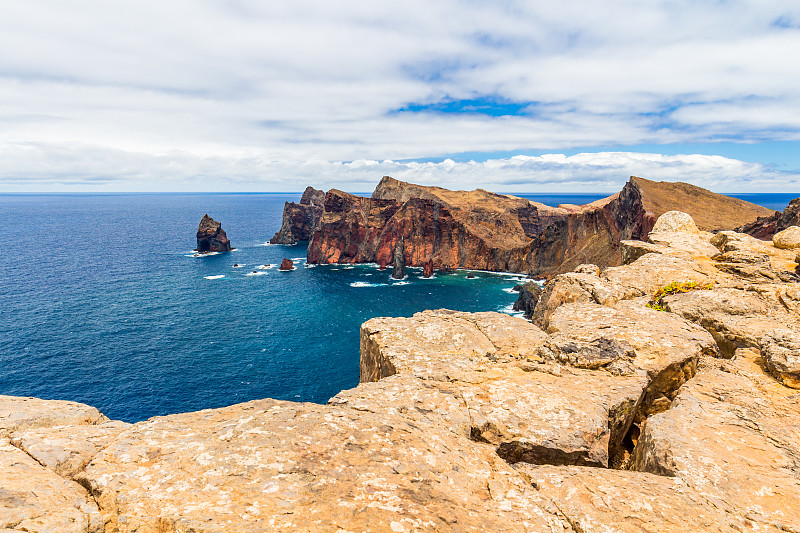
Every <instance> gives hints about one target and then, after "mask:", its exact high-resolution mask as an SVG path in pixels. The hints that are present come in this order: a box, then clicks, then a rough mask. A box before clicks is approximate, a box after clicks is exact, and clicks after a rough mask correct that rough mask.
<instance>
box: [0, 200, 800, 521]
mask: <svg viewBox="0 0 800 533" xmlns="http://www.w3.org/2000/svg"><path fill="white" fill-rule="evenodd" d="M332 198H333V199H335V198H341V196H340V195H338V193H337V194H334V195H331V193H330V192H329V193H328V197H327V199H326V205H327V201H328V200H329V199H332ZM355 201H357V202H365V204H364V205H366V206H368V205H369V204H370V202H371V201H370V200H369V199H361V200H355ZM384 201H385V200H379V201H378V202H377V204H376V205H377V206H378V207H376V209H378V211H380V210H381V209H382V208H385V207H386V206H387V205H388V204H384V203H383V202H384ZM381 206H382V207H381ZM370 209H372V208H370ZM376 215H377V214H376ZM325 216H327V213H326V214H325V215H323V218H324V217H325ZM696 222H697V224H695V223H696ZM649 227H650V228H653V229H654V230H655V231H651V232H650V233H649V234H647V235H645V238H646V239H647V241H646V242H643V241H634V240H626V239H622V240H621V241H620V249H619V250H618V252H619V255H620V257H621V258H624V260H623V259H621V260H620V262H621V263H623V264H621V265H618V266H611V267H606V268H598V267H597V266H596V265H593V264H581V265H580V266H577V268H576V269H575V270H576V271H573V272H565V273H561V274H558V275H554V276H553V277H552V278H551V279H550V280H549V281H548V282H547V283H546V284H545V286H544V288H543V290H542V291H541V293H539V294H537V295H536V298H533V299H532V300H531V301H530V302H529V305H530V311H531V316H532V320H531V321H528V320H524V319H521V318H514V317H511V316H508V315H503V314H499V313H493V312H485V313H463V312H455V311H449V310H431V311H424V312H421V313H417V314H415V315H414V316H411V317H406V318H373V319H371V320H369V321H367V322H365V323H364V324H363V326H362V328H361V362H360V375H361V380H360V381H361V383H360V384H359V385H358V386H357V387H356V388H354V389H350V390H345V391H342V392H340V393H339V394H337V395H336V396H335V397H333V398H331V400H330V401H329V402H328V404H327V405H316V404H308V403H293V402H284V401H277V400H270V399H265V400H257V401H251V402H247V403H243V404H238V405H232V406H229V407H224V408H221V409H208V410H203V411H198V412H193V413H183V414H176V415H170V416H164V417H156V418H152V419H149V420H146V421H143V422H139V423H136V424H126V423H122V422H116V421H110V420H108V419H107V418H106V417H105V416H103V415H102V414H101V413H100V412H99V411H98V410H97V409H95V408H93V407H89V406H86V405H82V404H77V403H72V402H65V401H54V400H39V399H34V398H19V397H10V396H0V531H2V532H4V533H6V532H8V533H11V532H21V531H27V532H31V531H40V532H102V531H105V532H137V533H166V532H182V533H188V532H195V533H199V532H209V533H210V532H243V531H248V532H262V531H263V532H267V531H270V532H272V531H330V532H337V533H346V532H353V533H355V532H384V531H386V532H422V531H459V532H469V531H476V532H477V531H481V532H483V531H509V532H517V531H518V532H548V533H555V532H561V533H566V532H571V533H588V532H598V533H599V532H602V533H606V532H687V531H691V532H700V531H702V532H775V533H777V532H781V531H783V532H800V513H798V509H800V286H798V284H797V282H798V281H799V280H800V278H798V277H797V275H796V274H795V273H794V271H795V268H796V267H797V263H796V261H795V259H796V256H797V251H798V249H797V248H794V249H793V248H788V249H787V248H778V247H776V246H774V245H773V244H772V243H770V242H765V241H761V240H758V239H755V238H753V237H752V236H750V235H747V234H743V233H737V232H734V231H720V232H718V233H716V234H713V233H709V232H707V231H705V229H704V228H707V227H708V226H707V225H704V224H703V223H701V222H699V221H697V220H692V218H690V217H688V215H686V214H684V213H675V212H668V213H665V214H664V215H662V217H661V218H660V219H659V220H658V221H653V224H651V225H649ZM411 240H413V236H412V237H411ZM406 242H408V241H406ZM405 249H406V251H409V250H411V249H412V248H411V247H406V248H405ZM665 287H666V289H665ZM656 293H658V298H655V296H656Z"/></svg>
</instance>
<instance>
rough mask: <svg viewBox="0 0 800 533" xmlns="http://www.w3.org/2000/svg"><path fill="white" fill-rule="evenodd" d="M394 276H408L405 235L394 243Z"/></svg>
mask: <svg viewBox="0 0 800 533" xmlns="http://www.w3.org/2000/svg"><path fill="white" fill-rule="evenodd" d="M392 277H393V278H394V279H403V278H404V277H406V252H405V240H404V239H403V237H400V240H398V241H397V244H395V245H394V269H393V270H392Z"/></svg>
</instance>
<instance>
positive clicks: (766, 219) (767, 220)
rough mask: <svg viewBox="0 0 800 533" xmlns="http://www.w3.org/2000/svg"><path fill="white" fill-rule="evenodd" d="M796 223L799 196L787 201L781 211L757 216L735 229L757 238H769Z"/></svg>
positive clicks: (799, 215)
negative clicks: (786, 204) (754, 219)
mask: <svg viewBox="0 0 800 533" xmlns="http://www.w3.org/2000/svg"><path fill="white" fill-rule="evenodd" d="M797 225H800V198H795V199H794V200H792V201H791V202H789V205H788V206H786V209H784V210H783V213H781V212H780V211H775V212H774V213H773V214H772V215H771V216H762V217H758V219H757V220H756V221H754V222H751V223H750V224H745V225H743V226H740V227H739V228H737V229H736V231H738V232H741V233H747V234H748V235H752V236H753V237H755V238H757V239H764V240H769V239H771V238H772V236H773V235H775V234H776V233H779V232H781V231H783V230H785V229H787V228H789V227H790V226H797Z"/></svg>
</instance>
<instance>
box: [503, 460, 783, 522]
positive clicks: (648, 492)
mask: <svg viewBox="0 0 800 533" xmlns="http://www.w3.org/2000/svg"><path fill="white" fill-rule="evenodd" d="M517 469H518V470H519V471H520V472H522V473H523V474H524V475H526V476H528V477H529V478H530V480H531V483H532V484H534V485H535V486H536V487H537V489H538V490H539V492H540V494H541V495H543V496H545V497H546V498H548V499H549V500H551V501H553V503H554V504H555V505H556V506H557V507H558V510H559V511H560V512H561V513H563V514H564V516H565V517H566V518H567V520H568V521H569V523H570V524H573V527H574V528H575V530H576V531H582V532H585V533H594V532H597V533H604V532H611V531H613V532H619V533H641V532H651V533H686V532H688V531H691V532H709V533H710V532H714V533H718V532H730V533H734V532H742V531H767V532H771V533H777V532H778V531H780V530H779V529H777V528H775V527H772V526H764V525H762V524H757V523H753V522H751V521H750V520H747V519H746V518H744V517H743V516H740V515H736V514H728V513H725V512H724V511H723V510H720V509H719V508H717V507H716V506H714V505H712V504H711V503H710V502H708V501H707V500H706V499H705V498H704V497H703V496H701V495H700V494H698V493H697V492H696V491H695V490H694V489H692V488H691V487H690V486H688V485H687V483H686V482H685V481H683V480H682V479H680V478H675V477H664V476H656V475H653V474H648V473H643V472H627V471H621V470H606V469H601V468H585V467H578V466H571V467H562V468H556V467H552V466H532V465H524V464H520V465H517Z"/></svg>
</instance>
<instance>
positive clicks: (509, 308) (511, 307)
mask: <svg viewBox="0 0 800 533" xmlns="http://www.w3.org/2000/svg"><path fill="white" fill-rule="evenodd" d="M498 311H499V312H501V313H505V314H507V315H511V316H518V317H521V316H523V315H524V314H525V312H524V311H514V304H508V305H506V306H503V307H501V308H500V309H498Z"/></svg>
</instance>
